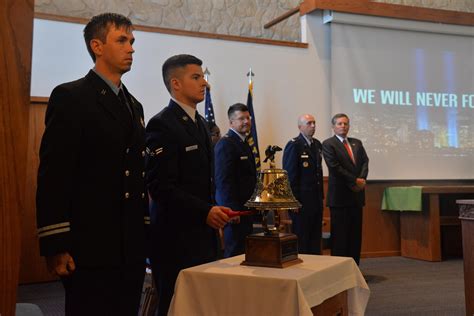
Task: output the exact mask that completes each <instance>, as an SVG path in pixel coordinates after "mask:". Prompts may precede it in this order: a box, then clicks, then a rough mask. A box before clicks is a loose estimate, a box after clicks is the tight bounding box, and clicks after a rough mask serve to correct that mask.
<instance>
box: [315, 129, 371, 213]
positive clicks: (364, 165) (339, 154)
mask: <svg viewBox="0 0 474 316" xmlns="http://www.w3.org/2000/svg"><path fill="white" fill-rule="evenodd" d="M347 140H348V143H349V145H350V146H351V149H352V152H353V155H354V158H355V164H354V163H353V162H352V159H351V158H350V156H349V153H348V152H347V150H346V148H345V147H344V145H343V144H342V142H341V141H340V140H339V139H338V138H337V137H336V136H333V137H331V138H328V139H326V140H325V141H324V142H323V155H324V160H325V161H326V164H327V166H328V170H329V181H328V196H327V205H328V206H329V207H351V206H354V207H362V206H364V205H365V191H364V190H362V191H361V192H353V191H352V190H351V188H352V187H353V186H354V185H355V182H356V178H363V179H366V178H367V174H368V173H369V158H368V157H367V153H366V152H365V149H364V146H363V145H362V142H361V141H360V140H358V139H356V138H351V137H348V138H347Z"/></svg>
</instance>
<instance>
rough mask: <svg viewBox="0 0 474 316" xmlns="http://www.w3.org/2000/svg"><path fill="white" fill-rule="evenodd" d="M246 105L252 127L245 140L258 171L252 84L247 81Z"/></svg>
mask: <svg viewBox="0 0 474 316" xmlns="http://www.w3.org/2000/svg"><path fill="white" fill-rule="evenodd" d="M247 107H248V108H249V113H250V117H251V118H252V128H251V129H250V135H249V136H248V137H247V142H248V144H249V146H250V148H251V149H252V152H253V156H254V157H255V167H256V168H257V171H260V151H259V150H258V138H257V121H256V120H255V114H254V112H253V84H252V82H250V83H249V94H248V95H247Z"/></svg>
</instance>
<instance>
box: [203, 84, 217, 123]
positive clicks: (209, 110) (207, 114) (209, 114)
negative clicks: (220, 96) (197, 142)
mask: <svg viewBox="0 0 474 316" xmlns="http://www.w3.org/2000/svg"><path fill="white" fill-rule="evenodd" d="M205 107H206V108H205V109H204V118H205V119H206V121H207V122H208V123H211V124H212V123H214V124H215V123H216V118H215V117H214V107H213V105H212V100H211V92H210V91H209V88H206V102H205Z"/></svg>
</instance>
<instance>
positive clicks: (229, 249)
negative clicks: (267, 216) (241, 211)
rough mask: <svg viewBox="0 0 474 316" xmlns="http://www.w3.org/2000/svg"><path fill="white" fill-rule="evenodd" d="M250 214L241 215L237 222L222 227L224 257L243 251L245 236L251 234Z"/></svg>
mask: <svg viewBox="0 0 474 316" xmlns="http://www.w3.org/2000/svg"><path fill="white" fill-rule="evenodd" d="M252 232H253V223H252V217H251V216H241V217H240V223H239V224H232V223H229V224H227V225H226V226H225V227H224V242H225V248H224V258H229V257H233V256H237V255H241V254H243V253H244V252H245V237H247V236H248V235H250V234H252Z"/></svg>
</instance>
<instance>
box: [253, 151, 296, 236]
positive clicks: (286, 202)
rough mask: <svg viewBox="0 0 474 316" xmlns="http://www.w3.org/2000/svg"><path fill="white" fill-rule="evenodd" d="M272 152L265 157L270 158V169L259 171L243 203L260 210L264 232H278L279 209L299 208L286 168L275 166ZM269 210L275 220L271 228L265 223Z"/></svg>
mask: <svg viewBox="0 0 474 316" xmlns="http://www.w3.org/2000/svg"><path fill="white" fill-rule="evenodd" d="M269 147H270V146H269ZM274 147H276V146H274ZM277 148H279V147H276V148H275V151H276V150H277ZM280 150H281V148H280ZM267 151H268V149H267ZM274 154H275V152H273V153H272V152H270V156H269V154H268V153H267V159H270V169H265V170H262V171H260V172H259V175H258V178H257V183H256V186H255V190H254V192H253V194H252V196H251V197H250V199H249V200H248V201H247V202H246V203H245V206H247V207H249V208H253V209H256V210H259V211H261V212H262V214H263V218H262V226H263V229H264V232H265V233H266V234H278V227H279V226H280V215H279V212H280V211H287V210H298V209H299V208H301V204H300V202H298V201H297V200H296V198H295V197H294V195H293V192H292V191H291V187H290V182H289V181H288V173H287V172H286V170H283V169H277V168H276V167H275V162H274ZM267 159H265V161H266V160H267ZM269 211H274V218H275V222H274V227H273V228H272V229H270V228H268V225H267V215H268V212H269Z"/></svg>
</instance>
